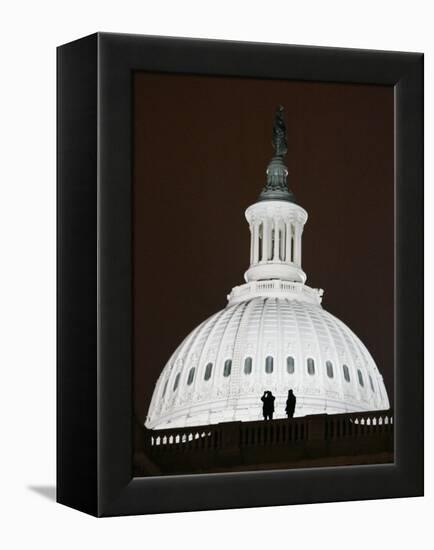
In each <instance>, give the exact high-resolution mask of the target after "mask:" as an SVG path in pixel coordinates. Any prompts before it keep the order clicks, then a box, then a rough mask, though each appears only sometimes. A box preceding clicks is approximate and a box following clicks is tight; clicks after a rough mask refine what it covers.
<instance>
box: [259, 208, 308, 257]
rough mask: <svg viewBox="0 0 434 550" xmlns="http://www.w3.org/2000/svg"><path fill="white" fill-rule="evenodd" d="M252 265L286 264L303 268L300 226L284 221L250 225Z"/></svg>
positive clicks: (268, 219) (262, 221)
mask: <svg viewBox="0 0 434 550" xmlns="http://www.w3.org/2000/svg"><path fill="white" fill-rule="evenodd" d="M250 232H251V246H250V263H251V264H257V263H264V262H284V263H292V264H295V265H297V266H301V233H302V228H301V227H300V224H298V223H296V222H294V221H289V220H284V219H279V218H276V219H270V218H265V219H263V220H254V221H252V222H251V224H250Z"/></svg>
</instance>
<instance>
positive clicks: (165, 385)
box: [161, 380, 169, 397]
mask: <svg viewBox="0 0 434 550" xmlns="http://www.w3.org/2000/svg"><path fill="white" fill-rule="evenodd" d="M168 382H169V380H166V383H165V384H164V388H163V393H162V394H161V397H164V396H165V395H166V390H167V383H168Z"/></svg>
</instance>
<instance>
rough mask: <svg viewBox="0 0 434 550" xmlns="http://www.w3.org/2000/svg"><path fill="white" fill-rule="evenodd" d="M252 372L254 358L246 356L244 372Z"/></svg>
mask: <svg viewBox="0 0 434 550" xmlns="http://www.w3.org/2000/svg"><path fill="white" fill-rule="evenodd" d="M251 372H252V358H251V357H246V358H245V359H244V374H250V373H251Z"/></svg>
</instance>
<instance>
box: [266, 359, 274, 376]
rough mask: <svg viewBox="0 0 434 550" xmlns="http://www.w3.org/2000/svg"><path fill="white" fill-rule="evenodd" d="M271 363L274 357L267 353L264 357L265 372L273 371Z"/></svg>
mask: <svg viewBox="0 0 434 550" xmlns="http://www.w3.org/2000/svg"><path fill="white" fill-rule="evenodd" d="M273 363H274V359H273V358H272V357H271V355H269V356H268V357H267V358H266V359H265V372H266V373H267V374H270V373H272V372H273V368H274V366H273Z"/></svg>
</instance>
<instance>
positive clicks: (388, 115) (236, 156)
mask: <svg viewBox="0 0 434 550" xmlns="http://www.w3.org/2000/svg"><path fill="white" fill-rule="evenodd" d="M278 104H282V105H283V106H284V107H285V118H286V122H287V127H288V154H287V157H286V163H287V165H288V169H289V178H288V180H289V185H290V188H291V189H292V190H293V192H294V193H295V195H296V198H297V202H298V203H299V204H300V205H301V206H303V207H304V208H305V209H306V210H307V212H308V214H309V219H308V221H307V223H306V225H305V229H304V233H303V258H302V264H303V269H304V271H305V272H306V274H307V276H308V280H307V284H308V285H310V286H313V287H320V288H323V289H324V290H325V295H324V300H323V307H324V308H325V309H326V310H327V311H329V312H330V313H332V314H334V315H335V316H337V317H338V318H339V319H341V320H342V321H343V322H345V323H346V324H347V325H348V326H349V327H350V328H351V329H352V330H353V331H354V332H355V333H356V334H357V335H358V336H359V337H360V338H361V340H362V341H363V342H364V344H365V345H366V346H367V348H368V349H369V351H370V352H371V354H372V355H373V357H374V360H375V361H376V363H377V365H378V367H379V369H380V371H381V373H382V374H383V376H384V380H385V383H386V387H387V390H388V393H389V399H390V400H391V403H392V404H393V381H394V377H393V371H394V356H393V348H394V346H393V319H394V315H393V307H394V286H393V285H394V276H393V275H394V266H393V263H394V101H393V88H392V87H383V86H367V85H363V86H362V85H352V84H324V83H307V82H291V81H280V80H260V79H241V78H226V77H204V76H190V75H164V74H155V73H136V74H135V78H134V224H133V233H134V400H135V402H134V405H135V412H136V415H137V417H138V418H139V420H140V421H143V419H144V417H145V415H146V412H147V408H148V405H149V400H150V398H151V395H152V391H153V388H154V384H155V381H156V379H157V377H158V375H159V373H160V372H161V370H162V368H163V367H164V365H165V363H166V361H167V360H168V359H169V357H170V355H171V354H172V352H173V351H174V350H175V348H176V347H177V346H178V344H179V343H180V342H181V341H182V340H183V338H184V337H185V336H186V335H187V334H188V333H189V332H190V331H191V330H192V329H193V328H194V327H196V326H197V325H198V324H199V323H200V322H201V321H203V320H204V319H205V318H207V317H209V316H210V315H212V314H213V313H215V312H216V311H217V310H219V309H222V308H224V307H225V305H226V295H227V294H228V293H229V292H230V290H231V288H232V287H233V286H235V285H239V284H242V283H243V282H244V279H243V274H244V272H245V270H246V269H247V268H248V264H249V246H250V234H249V229H248V225H247V222H246V221H245V218H244V210H245V209H246V208H247V207H248V206H249V205H250V204H252V203H253V202H255V200H256V198H257V196H258V194H259V192H260V191H261V189H262V187H263V185H264V183H265V169H266V166H267V163H268V161H269V160H270V158H271V155H272V147H271V130H272V122H273V116H274V111H275V109H276V106H277V105H278Z"/></svg>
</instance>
